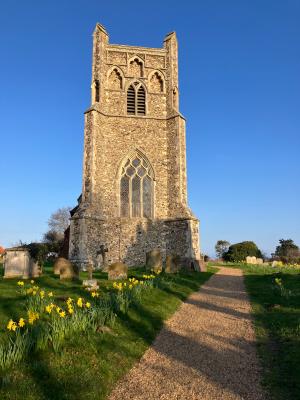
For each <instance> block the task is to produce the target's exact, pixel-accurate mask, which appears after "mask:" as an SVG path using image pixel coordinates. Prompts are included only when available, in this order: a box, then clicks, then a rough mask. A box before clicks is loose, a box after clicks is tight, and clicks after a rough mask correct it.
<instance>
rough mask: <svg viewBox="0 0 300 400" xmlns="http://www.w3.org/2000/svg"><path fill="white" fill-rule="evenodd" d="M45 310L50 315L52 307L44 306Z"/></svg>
mask: <svg viewBox="0 0 300 400" xmlns="http://www.w3.org/2000/svg"><path fill="white" fill-rule="evenodd" d="M45 310H46V312H47V313H48V314H51V312H52V307H51V306H50V305H49V306H46V308H45Z"/></svg>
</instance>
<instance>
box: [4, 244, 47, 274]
mask: <svg viewBox="0 0 300 400" xmlns="http://www.w3.org/2000/svg"><path fill="white" fill-rule="evenodd" d="M41 274H42V269H41V267H40V266H39V265H38V264H37V263H36V262H35V261H34V260H33V259H32V257H31V256H30V254H29V251H28V250H27V249H26V248H23V247H12V248H10V249H6V251H5V256H4V278H23V279H28V278H37V277H39V276H40V275H41Z"/></svg>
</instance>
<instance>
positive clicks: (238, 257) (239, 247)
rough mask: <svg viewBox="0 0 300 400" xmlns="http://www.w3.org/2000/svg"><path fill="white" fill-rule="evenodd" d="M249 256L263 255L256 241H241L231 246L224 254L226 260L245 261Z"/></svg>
mask: <svg viewBox="0 0 300 400" xmlns="http://www.w3.org/2000/svg"><path fill="white" fill-rule="evenodd" d="M247 256H251V257H253V256H255V257H259V258H261V257H262V253H261V251H260V250H259V249H258V247H257V246H256V244H255V243H254V242H241V243H236V244H232V245H231V246H229V249H228V251H227V252H226V253H225V254H224V255H223V258H224V260H225V261H230V262H235V261H236V262H240V261H245V259H246V257H247Z"/></svg>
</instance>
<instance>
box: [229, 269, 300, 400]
mask: <svg viewBox="0 0 300 400" xmlns="http://www.w3.org/2000/svg"><path fill="white" fill-rule="evenodd" d="M227 266H229V265H228V264H227ZM232 266H234V267H238V268H241V269H242V270H243V271H244V276H245V284H246V288H247V291H248V293H249V296H250V299H251V303H252V310H253V315H254V318H255V329H256V336H257V345H258V353H259V355H260V357H261V360H262V365H263V371H264V376H263V384H264V385H265V387H266V388H267V390H268V391H269V393H270V395H271V398H272V399H274V400H296V399H300V270H299V269H295V268H292V267H275V268H274V267H271V266H260V265H257V266H256V265H253V266H250V265H245V264H238V265H237V264H235V265H232ZM275 278H279V279H281V281H282V283H283V286H284V288H285V289H286V290H289V291H290V292H291V294H290V296H282V295H281V293H280V290H279V288H278V286H277V285H276V284H275Z"/></svg>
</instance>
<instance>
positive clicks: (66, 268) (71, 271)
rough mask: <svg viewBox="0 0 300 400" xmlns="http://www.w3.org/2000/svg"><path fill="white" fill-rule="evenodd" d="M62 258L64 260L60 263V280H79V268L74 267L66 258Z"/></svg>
mask: <svg viewBox="0 0 300 400" xmlns="http://www.w3.org/2000/svg"><path fill="white" fill-rule="evenodd" d="M61 258H62V260H61V262H60V269H59V273H60V276H59V278H60V279H78V278H79V271H78V268H77V266H75V265H73V264H72V263H71V262H70V261H69V260H67V259H66V258H63V257H61Z"/></svg>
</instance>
